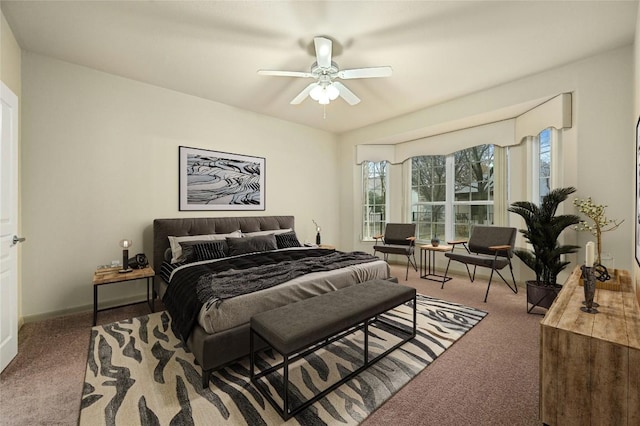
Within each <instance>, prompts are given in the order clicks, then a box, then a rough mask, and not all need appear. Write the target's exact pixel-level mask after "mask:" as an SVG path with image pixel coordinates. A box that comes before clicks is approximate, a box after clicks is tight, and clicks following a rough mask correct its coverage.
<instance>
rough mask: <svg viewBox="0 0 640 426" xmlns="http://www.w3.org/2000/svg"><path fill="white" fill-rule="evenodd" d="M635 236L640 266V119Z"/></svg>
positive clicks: (637, 124) (638, 123)
mask: <svg viewBox="0 0 640 426" xmlns="http://www.w3.org/2000/svg"><path fill="white" fill-rule="evenodd" d="M634 228H635V236H636V262H637V263H638V266H640V117H638V122H637V123H636V216H635V225H634Z"/></svg>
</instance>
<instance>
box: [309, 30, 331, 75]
mask: <svg viewBox="0 0 640 426" xmlns="http://www.w3.org/2000/svg"><path fill="white" fill-rule="evenodd" d="M313 43H314V44H315V46H316V61H317V62H318V66H319V67H320V68H329V67H331V49H332V44H333V43H332V42H331V40H329V39H328V38H324V37H315V38H314V39H313Z"/></svg>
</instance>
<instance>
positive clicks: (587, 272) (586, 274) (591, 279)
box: [580, 265, 598, 314]
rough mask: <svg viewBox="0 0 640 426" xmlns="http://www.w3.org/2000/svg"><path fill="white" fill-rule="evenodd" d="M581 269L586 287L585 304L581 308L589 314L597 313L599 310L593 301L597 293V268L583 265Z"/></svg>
mask: <svg viewBox="0 0 640 426" xmlns="http://www.w3.org/2000/svg"><path fill="white" fill-rule="evenodd" d="M581 269H582V281H583V287H584V306H583V307H581V308H580V310H581V311H582V312H586V313H588V314H597V313H598V310H597V309H596V307H595V306H594V303H593V297H594V296H595V294H596V275H595V268H593V267H588V266H586V265H582V266H581Z"/></svg>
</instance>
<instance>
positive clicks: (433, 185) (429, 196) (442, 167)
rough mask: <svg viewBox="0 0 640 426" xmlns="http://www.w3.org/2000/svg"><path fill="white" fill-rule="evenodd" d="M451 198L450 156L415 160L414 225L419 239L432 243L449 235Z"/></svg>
mask: <svg viewBox="0 0 640 426" xmlns="http://www.w3.org/2000/svg"><path fill="white" fill-rule="evenodd" d="M446 197H447V167H446V157H445V156H442V155H438V156H420V157H413V158H412V159H411V198H412V200H411V201H412V203H411V204H412V212H411V213H412V218H411V220H412V222H414V223H416V225H417V226H416V228H417V230H416V238H417V239H419V240H429V239H431V238H432V237H434V236H439V237H442V238H444V236H445V226H446V218H445V202H446Z"/></svg>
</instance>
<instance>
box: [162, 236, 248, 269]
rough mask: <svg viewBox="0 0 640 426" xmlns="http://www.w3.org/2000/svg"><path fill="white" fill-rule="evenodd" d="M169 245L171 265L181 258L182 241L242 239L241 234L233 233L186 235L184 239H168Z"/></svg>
mask: <svg viewBox="0 0 640 426" xmlns="http://www.w3.org/2000/svg"><path fill="white" fill-rule="evenodd" d="M168 238H169V245H171V263H177V262H179V261H180V258H181V257H182V246H181V245H180V243H181V242H183V241H215V240H226V239H227V238H242V232H240V231H239V230H238V231H233V232H232V233H230V234H208V235H188V236H184V237H168Z"/></svg>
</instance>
